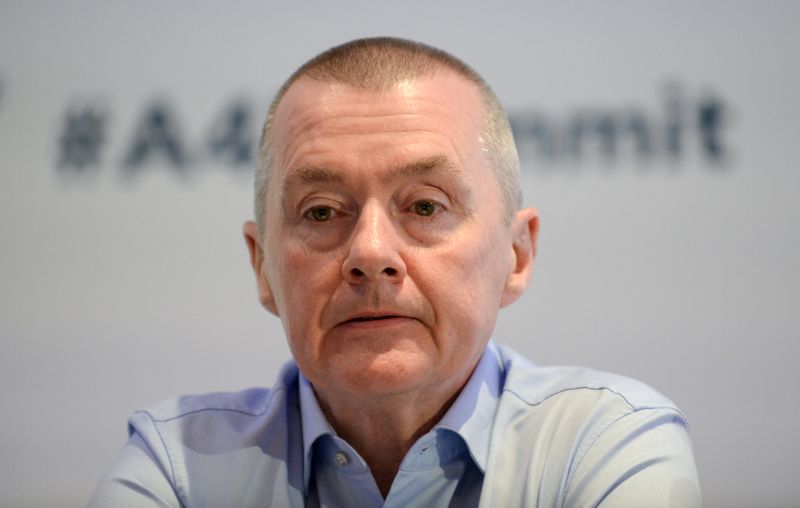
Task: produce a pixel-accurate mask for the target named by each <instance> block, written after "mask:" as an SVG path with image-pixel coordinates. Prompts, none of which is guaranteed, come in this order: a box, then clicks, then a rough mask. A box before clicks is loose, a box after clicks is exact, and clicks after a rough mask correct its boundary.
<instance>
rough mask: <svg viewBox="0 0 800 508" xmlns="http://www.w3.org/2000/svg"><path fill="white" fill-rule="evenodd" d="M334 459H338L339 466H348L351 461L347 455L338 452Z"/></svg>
mask: <svg viewBox="0 0 800 508" xmlns="http://www.w3.org/2000/svg"><path fill="white" fill-rule="evenodd" d="M334 458H335V459H336V463H337V464H339V465H340V466H346V465H347V464H349V463H350V459H349V458H347V454H346V453H344V452H336V455H334Z"/></svg>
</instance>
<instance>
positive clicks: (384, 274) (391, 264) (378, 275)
mask: <svg viewBox="0 0 800 508" xmlns="http://www.w3.org/2000/svg"><path fill="white" fill-rule="evenodd" d="M400 242H402V239H401V238H400V237H399V236H398V234H397V231H396V230H395V227H394V224H393V223H392V220H391V218H390V217H389V216H388V214H387V213H386V211H385V210H383V209H382V208H381V207H380V206H379V205H377V204H369V205H367V206H365V207H364V209H363V210H362V211H361V213H360V214H359V217H358V222H357V223H356V225H355V229H354V230H353V232H352V236H351V238H350V244H349V249H348V252H347V257H346V258H345V260H344V263H342V275H343V276H344V279H345V280H346V281H347V282H349V283H350V284H361V283H364V282H366V281H370V282H379V281H385V282H389V283H393V284H397V283H400V282H402V281H403V279H404V278H405V276H406V265H405V263H404V262H403V258H402V257H401V255H400V251H399V250H398V248H399V247H400Z"/></svg>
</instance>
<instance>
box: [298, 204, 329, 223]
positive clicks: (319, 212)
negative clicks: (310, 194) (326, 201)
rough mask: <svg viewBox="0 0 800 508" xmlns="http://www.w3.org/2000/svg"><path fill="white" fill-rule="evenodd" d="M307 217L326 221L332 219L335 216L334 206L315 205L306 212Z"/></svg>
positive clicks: (317, 220)
mask: <svg viewBox="0 0 800 508" xmlns="http://www.w3.org/2000/svg"><path fill="white" fill-rule="evenodd" d="M304 215H305V217H306V218H309V219H311V220H314V221H316V222H325V221H327V220H330V218H331V217H333V215H334V212H333V208H331V207H330V206H315V207H313V208H311V209H309V210H308V211H307V212H306V213H305V214H304Z"/></svg>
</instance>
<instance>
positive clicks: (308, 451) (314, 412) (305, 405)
mask: <svg viewBox="0 0 800 508" xmlns="http://www.w3.org/2000/svg"><path fill="white" fill-rule="evenodd" d="M300 421H301V425H302V428H303V460H304V462H303V466H304V467H303V494H304V495H306V496H308V482H309V480H310V478H311V467H312V465H313V462H312V458H313V457H312V449H313V446H314V442H315V441H316V440H317V438H319V437H321V436H324V435H328V434H329V435H331V436H335V435H336V432H335V431H334V430H333V428H332V427H331V425H330V424H329V423H328V420H327V419H326V418H325V415H324V414H323V412H322V408H320V407H319V402H317V396H316V394H315V393H314V388H312V387H311V382H310V381H309V380H308V379H307V378H306V377H305V376H304V375H303V373H302V372H301V373H300Z"/></svg>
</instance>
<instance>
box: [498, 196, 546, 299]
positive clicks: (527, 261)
mask: <svg viewBox="0 0 800 508" xmlns="http://www.w3.org/2000/svg"><path fill="white" fill-rule="evenodd" d="M538 236H539V212H537V211H536V209H535V208H525V209H522V210H520V211H518V212H517V215H516V216H515V217H514V222H513V223H512V224H511V248H512V252H513V254H512V256H513V261H514V268H513V270H512V271H511V273H509V274H508V278H507V279H506V286H505V288H504V290H503V298H502V300H501V301H500V306H501V307H505V306H506V305H509V304H511V303H513V302H514V301H516V300H517V298H519V297H520V295H522V293H523V292H525V289H526V288H527V287H528V282H529V281H530V278H531V273H532V272H533V260H534V258H535V257H536V242H537V239H538Z"/></svg>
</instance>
